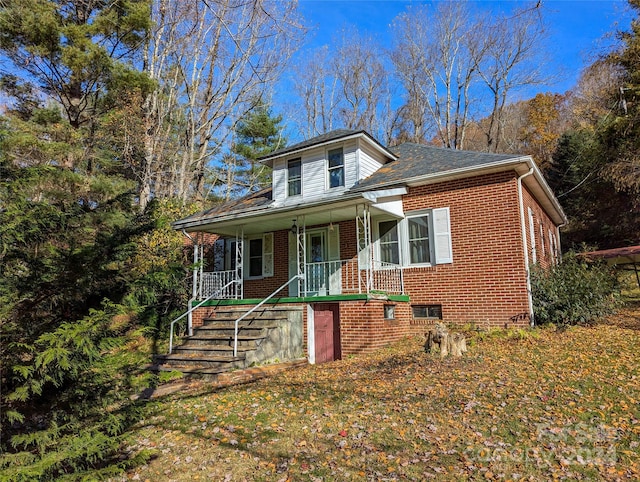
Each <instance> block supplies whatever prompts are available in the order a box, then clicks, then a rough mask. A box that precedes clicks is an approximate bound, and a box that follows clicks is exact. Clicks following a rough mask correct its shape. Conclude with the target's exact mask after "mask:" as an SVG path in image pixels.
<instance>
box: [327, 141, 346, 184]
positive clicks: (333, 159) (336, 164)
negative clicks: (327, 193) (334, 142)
mask: <svg viewBox="0 0 640 482" xmlns="http://www.w3.org/2000/svg"><path fill="white" fill-rule="evenodd" d="M328 158H329V188H334V187H340V186H344V155H343V154H342V149H332V150H330V151H329V153H328Z"/></svg>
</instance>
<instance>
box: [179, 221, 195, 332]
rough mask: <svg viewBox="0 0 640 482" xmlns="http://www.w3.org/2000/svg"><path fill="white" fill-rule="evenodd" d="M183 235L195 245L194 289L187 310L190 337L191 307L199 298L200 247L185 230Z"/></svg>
mask: <svg viewBox="0 0 640 482" xmlns="http://www.w3.org/2000/svg"><path fill="white" fill-rule="evenodd" d="M182 234H184V235H185V236H186V237H187V238H188V239H189V240H190V241H191V242H192V243H193V277H192V284H193V288H192V289H191V299H190V300H189V305H188V306H187V310H189V314H188V315H187V331H188V333H189V336H193V317H192V311H191V306H192V305H193V302H194V301H195V300H196V298H197V297H198V245H197V244H196V242H195V241H194V240H193V238H192V237H191V236H189V234H188V233H187V232H186V231H185V230H184V229H183V230H182Z"/></svg>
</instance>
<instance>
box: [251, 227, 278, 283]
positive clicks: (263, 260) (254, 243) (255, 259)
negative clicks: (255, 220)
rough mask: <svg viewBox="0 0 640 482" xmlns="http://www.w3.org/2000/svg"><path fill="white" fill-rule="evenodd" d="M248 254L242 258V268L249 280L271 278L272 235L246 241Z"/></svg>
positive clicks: (268, 234)
mask: <svg viewBox="0 0 640 482" xmlns="http://www.w3.org/2000/svg"><path fill="white" fill-rule="evenodd" d="M247 244H248V253H246V254H247V255H246V256H245V257H244V268H245V270H246V272H247V273H248V277H249V278H257V277H265V278H267V277H270V276H273V254H274V251H273V247H274V236H273V233H264V234H263V235H262V236H261V237H259V238H252V239H249V240H248V241H247Z"/></svg>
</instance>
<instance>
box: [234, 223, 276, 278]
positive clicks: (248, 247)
mask: <svg viewBox="0 0 640 482" xmlns="http://www.w3.org/2000/svg"><path fill="white" fill-rule="evenodd" d="M267 236H273V233H272V232H269V233H263V234H261V235H258V236H249V237H247V238H246V239H245V246H246V251H245V256H244V259H243V262H242V264H243V270H242V271H243V272H244V273H246V276H245V277H244V279H246V280H258V279H263V278H270V277H272V276H273V269H274V266H275V263H274V260H273V256H274V252H271V253H269V252H266V251H265V250H266V249H267V242H266V240H265V238H266V237H267ZM254 239H261V240H262V254H261V256H260V263H261V266H262V269H261V274H260V275H256V276H251V275H250V274H249V273H250V267H251V264H250V259H251V241H253V240H254ZM272 240H273V238H272ZM272 250H273V251H275V246H273V244H272ZM266 256H271V272H270V273H267V274H265V265H264V262H265V258H266Z"/></svg>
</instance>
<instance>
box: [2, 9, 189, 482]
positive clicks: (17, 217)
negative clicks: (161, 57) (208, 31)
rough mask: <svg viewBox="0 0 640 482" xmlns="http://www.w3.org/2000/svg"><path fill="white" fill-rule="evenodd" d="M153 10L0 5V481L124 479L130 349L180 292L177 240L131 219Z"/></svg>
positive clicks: (132, 383) (135, 356) (142, 378)
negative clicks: (3, 70)
mask: <svg viewBox="0 0 640 482" xmlns="http://www.w3.org/2000/svg"><path fill="white" fill-rule="evenodd" d="M148 15H149V2H148V1H136V0H133V1H126V2H125V1H122V2H121V1H116V2H86V1H80V0H77V1H65V2H63V1H58V2H54V1H45V0H29V1H24V0H22V1H21V0H17V1H12V2H2V3H0V49H1V50H2V53H3V54H4V55H5V57H6V58H7V59H9V60H10V61H12V65H11V69H12V74H11V75H5V76H4V77H3V79H2V83H1V85H0V87H1V88H2V90H3V91H4V95H5V96H7V97H9V98H10V99H11V100H10V103H9V105H8V108H7V110H6V112H5V114H4V115H3V116H2V117H0V266H2V269H1V270H0V336H1V341H0V377H1V383H2V397H1V400H0V433H1V434H2V436H1V439H0V453H1V454H3V456H2V458H1V459H0V480H51V479H55V478H57V477H61V476H63V475H65V474H70V473H75V474H76V477H78V478H80V477H81V475H80V474H82V473H90V474H91V475H88V476H87V477H89V478H94V479H95V478H101V477H104V476H106V475H107V474H109V473H112V472H113V471H117V470H122V468H124V467H125V466H126V465H127V463H128V462H127V461H126V459H123V460H121V459H120V454H119V453H118V450H119V447H120V444H121V440H122V439H121V435H122V433H123V431H124V430H125V429H126V427H127V426H128V424H129V423H130V422H131V421H132V420H134V417H135V405H134V404H132V402H131V400H130V398H129V395H130V394H131V391H132V390H133V389H135V388H136V387H139V386H140V384H141V383H145V384H146V383H147V382H146V379H147V378H148V375H146V374H145V373H144V372H143V371H142V370H141V368H140V367H141V366H142V365H143V363H142V362H143V361H146V360H147V359H148V355H149V354H148V352H147V351H146V350H143V349H139V348H140V347H145V346H147V339H146V338H145V336H151V335H157V334H158V330H157V320H158V319H159V313H160V312H166V311H169V312H171V311H172V310H173V309H174V308H175V303H176V300H177V299H178V298H182V297H181V296H180V293H179V290H180V286H181V281H182V278H183V276H184V271H183V268H182V266H181V259H180V253H181V250H180V247H181V240H180V238H179V235H177V234H176V233H173V232H172V230H171V228H170V226H169V223H168V221H167V219H166V217H164V216H162V215H160V214H159V211H158V209H159V206H157V205H153V204H152V205H151V206H150V207H149V209H148V210H147V211H146V212H145V213H142V214H141V213H139V212H138V210H137V208H136V204H135V197H136V184H137V182H136V179H135V178H133V177H132V176H131V170H130V167H129V166H128V165H127V159H130V160H133V159H135V157H136V153H135V152H136V149H137V147H136V141H134V140H132V135H133V133H134V132H135V129H136V127H135V125H136V116H138V115H139V113H140V110H139V109H138V107H137V106H139V102H138V101H137V100H136V99H138V98H139V97H140V95H139V94H140V93H142V92H144V90H145V89H146V88H147V86H148V85H149V82H148V80H147V79H146V77H145V76H144V75H142V74H140V73H139V72H138V71H137V70H136V69H135V68H134V67H133V63H134V62H135V60H136V57H137V55H138V54H139V53H140V52H139V47H140V46H141V42H140V41H141V40H142V39H143V38H144V36H145V35H146V32H147V30H148V27H149V18H148ZM117 119H127V122H130V126H132V127H131V130H128V129H125V128H123V127H122V124H120V126H121V128H119V129H118V128H115V127H114V124H115V123H116V122H117ZM174 216H175V214H173V215H171V217H174ZM158 236H161V237H162V240H161V242H159V241H158V240H157V239H156V240H155V241H154V242H153V243H150V242H149V239H153V238H154V237H158ZM158 246H159V247H160V248H162V251H163V252H162V254H161V255H156V254H155V252H154V250H157V249H158ZM147 250H149V251H150V252H147ZM176 287H178V289H176ZM182 299H184V298H182ZM112 461H117V465H112V464H111V462H112Z"/></svg>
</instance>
